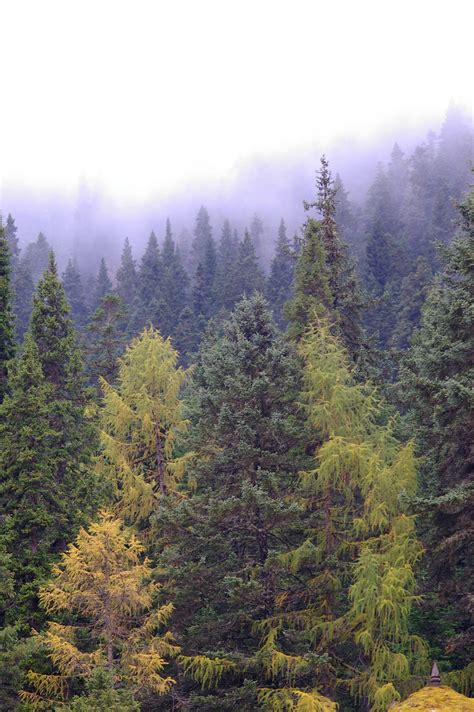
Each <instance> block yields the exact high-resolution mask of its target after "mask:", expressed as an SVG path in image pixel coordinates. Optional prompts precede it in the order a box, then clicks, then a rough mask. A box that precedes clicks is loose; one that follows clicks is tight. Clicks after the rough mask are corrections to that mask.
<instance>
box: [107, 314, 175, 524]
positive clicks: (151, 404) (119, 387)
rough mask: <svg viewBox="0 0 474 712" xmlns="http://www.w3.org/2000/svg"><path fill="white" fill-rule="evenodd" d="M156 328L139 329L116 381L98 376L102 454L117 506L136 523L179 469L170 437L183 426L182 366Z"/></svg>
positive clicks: (167, 488)
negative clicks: (179, 365) (115, 489)
mask: <svg viewBox="0 0 474 712" xmlns="http://www.w3.org/2000/svg"><path fill="white" fill-rule="evenodd" d="M177 360H178V354H177V352H176V351H175V350H174V349H173V347H172V345H171V341H170V340H169V339H166V340H165V339H163V337H162V336H161V334H160V333H159V331H157V330H154V329H153V328H149V329H145V330H144V331H143V332H142V333H141V334H140V335H139V336H138V337H137V338H135V339H134V340H133V341H132V343H131V344H130V346H129V347H128V348H127V350H126V351H125V353H124V355H123V357H122V358H121V359H120V361H119V372H118V377H117V383H116V385H115V386H112V385H111V384H110V383H107V381H105V380H104V379H103V378H101V379H100V381H101V384H102V388H103V395H104V398H103V407H102V409H101V423H102V429H103V430H102V443H103V457H104V459H105V462H106V463H108V464H109V465H110V470H111V473H112V476H113V477H114V479H115V481H116V482H117V487H118V494H119V497H120V503H119V510H120V512H121V513H122V514H123V516H125V517H126V518H127V519H128V520H130V521H131V522H133V523H136V524H137V525H138V526H139V527H140V528H142V529H146V530H148V529H149V526H150V515H151V514H152V513H153V512H154V511H155V509H156V506H157V503H158V502H159V500H160V498H161V497H163V496H164V495H166V494H167V493H169V492H170V491H173V490H174V489H175V487H176V482H177V480H178V479H179V478H180V476H181V474H182V470H183V464H184V462H183V460H182V459H181V458H179V457H177V453H176V449H175V448H176V437H177V435H178V433H179V432H182V431H184V429H185V426H186V421H185V419H184V416H183V411H182V403H181V400H180V390H181V387H182V385H183V382H184V380H185V378H186V372H185V371H184V370H183V369H182V368H180V367H178V366H177Z"/></svg>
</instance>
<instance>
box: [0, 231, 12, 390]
mask: <svg viewBox="0 0 474 712" xmlns="http://www.w3.org/2000/svg"><path fill="white" fill-rule="evenodd" d="M11 297H12V293H11V268H10V248H9V246H8V242H7V239H6V235H5V230H4V228H3V227H2V226H1V224H0V403H1V402H2V400H3V397H4V395H5V393H6V392H7V381H8V371H7V364H8V362H9V361H10V360H11V359H12V358H13V356H14V355H15V328H14V320H13V314H12V304H11Z"/></svg>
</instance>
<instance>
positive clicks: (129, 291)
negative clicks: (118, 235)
mask: <svg viewBox="0 0 474 712" xmlns="http://www.w3.org/2000/svg"><path fill="white" fill-rule="evenodd" d="M116 282H117V294H118V295H119V296H120V297H121V298H122V301H123V304H124V306H125V308H126V309H128V310H130V308H131V307H132V304H133V301H134V299H135V297H136V294H137V287H138V277H137V267H136V263H135V260H134V259H133V254H132V247H131V245H130V241H129V239H128V237H126V238H125V242H124V245H123V250H122V257H121V262H120V267H119V268H118V270H117V276H116Z"/></svg>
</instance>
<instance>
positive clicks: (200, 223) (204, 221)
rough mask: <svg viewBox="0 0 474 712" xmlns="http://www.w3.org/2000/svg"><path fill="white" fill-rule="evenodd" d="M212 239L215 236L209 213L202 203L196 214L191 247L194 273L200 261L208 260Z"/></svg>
mask: <svg viewBox="0 0 474 712" xmlns="http://www.w3.org/2000/svg"><path fill="white" fill-rule="evenodd" d="M211 241H213V237H212V227H211V222H210V219H209V213H208V212H207V210H206V208H205V207H204V206H203V205H202V206H201V207H200V208H199V211H198V214H197V215H196V224H195V226H194V239H193V242H192V247H191V251H192V260H193V262H192V266H193V270H192V271H193V273H194V272H195V271H196V269H197V266H198V264H199V263H201V264H202V265H204V263H205V261H206V252H207V250H208V247H209V243H210V242H211Z"/></svg>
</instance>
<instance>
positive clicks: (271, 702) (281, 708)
mask: <svg viewBox="0 0 474 712" xmlns="http://www.w3.org/2000/svg"><path fill="white" fill-rule="evenodd" d="M258 702H259V704H260V705H262V707H263V708H264V709H267V710H272V711H273V712H336V710H337V705H336V703H335V702H331V700H329V699H328V698H327V697H324V696H323V695H321V694H320V693H319V692H318V691H317V690H310V691H309V692H305V691H304V690H297V689H294V688H291V687H284V688H280V689H273V688H269V687H263V688H261V689H260V690H259V692H258Z"/></svg>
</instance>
